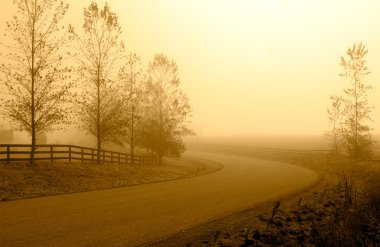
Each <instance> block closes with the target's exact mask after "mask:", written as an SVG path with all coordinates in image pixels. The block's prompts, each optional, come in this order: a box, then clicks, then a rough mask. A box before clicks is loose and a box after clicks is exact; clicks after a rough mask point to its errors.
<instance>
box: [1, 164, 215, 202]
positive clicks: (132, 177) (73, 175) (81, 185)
mask: <svg viewBox="0 0 380 247" xmlns="http://www.w3.org/2000/svg"><path fill="white" fill-rule="evenodd" d="M219 168H220V166H219V165H218V164H211V163H209V162H207V161H200V160H195V159H191V158H187V159H181V160H165V162H164V164H163V165H160V166H158V165H145V166H140V165H139V166H131V165H129V166H126V165H117V164H112V165H111V164H81V163H50V162H40V163H38V164H36V165H29V164H22V163H11V164H4V163H0V201H7V200H16V199H24V198H32V197H40V196H50V195H59V194H66V193H75V192H84V191H91V190H100V189H108V188H116V187H122V186H129V185H137V184H145V183H152V182H160V181H166V180H172V179H179V178H185V177H191V176H196V175H201V174H205V173H209V172H212V171H215V170H217V169H219Z"/></svg>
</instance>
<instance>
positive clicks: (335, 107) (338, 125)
mask: <svg viewBox="0 0 380 247" xmlns="http://www.w3.org/2000/svg"><path fill="white" fill-rule="evenodd" d="M330 100H331V101H332V102H331V108H330V109H327V114H328V118H329V125H330V130H328V131H326V133H325V135H326V137H327V138H328V139H329V140H330V141H331V143H332V146H333V148H334V151H335V153H336V154H340V153H341V148H342V146H343V142H344V140H343V129H342V128H343V126H342V117H343V114H344V111H343V103H344V101H343V98H342V97H339V96H331V97H330Z"/></svg>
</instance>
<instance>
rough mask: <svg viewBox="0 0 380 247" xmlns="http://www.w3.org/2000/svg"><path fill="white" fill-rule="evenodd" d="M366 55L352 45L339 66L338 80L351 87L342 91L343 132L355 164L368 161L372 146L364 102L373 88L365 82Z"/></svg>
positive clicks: (369, 108)
mask: <svg viewBox="0 0 380 247" xmlns="http://www.w3.org/2000/svg"><path fill="white" fill-rule="evenodd" d="M367 52H368V50H367V49H366V47H365V45H363V44H362V43H360V44H359V45H357V44H356V43H355V44H354V45H353V46H352V47H351V48H348V50H347V55H348V58H344V57H341V63H340V65H341V66H342V67H343V73H341V74H340V76H342V77H344V78H346V79H348V80H349V81H351V86H350V87H349V88H348V89H345V90H343V92H344V99H345V100H344V102H345V112H344V132H345V140H346V145H347V151H348V154H349V156H350V157H351V159H353V160H354V161H357V160H358V159H364V158H368V156H370V155H371V151H372V150H371V148H372V144H373V141H372V139H371V134H370V131H371V128H370V127H369V126H368V121H370V120H371V118H370V113H371V109H372V107H370V106H369V104H368V99H367V94H368V91H369V90H370V89H371V88H372V87H371V86H370V85H367V84H366V83H365V82H364V79H365V77H366V76H367V75H368V74H369V73H370V72H369V70H368V68H367V65H366V60H365V59H364V57H365V55H366V54H367Z"/></svg>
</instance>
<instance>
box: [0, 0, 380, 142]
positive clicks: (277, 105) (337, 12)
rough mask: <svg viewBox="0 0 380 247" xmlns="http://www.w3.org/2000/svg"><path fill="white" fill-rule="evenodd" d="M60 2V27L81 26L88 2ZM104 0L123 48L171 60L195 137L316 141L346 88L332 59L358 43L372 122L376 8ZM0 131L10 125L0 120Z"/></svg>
mask: <svg viewBox="0 0 380 247" xmlns="http://www.w3.org/2000/svg"><path fill="white" fill-rule="evenodd" d="M66 2H68V3H69V4H70V9H69V13H68V16H67V18H66V20H67V21H68V22H70V23H71V24H73V25H74V26H75V27H77V28H80V27H81V25H82V19H83V18H82V11H83V8H84V7H86V6H88V5H89V3H90V1H74V0H69V1H66ZM97 2H98V3H99V4H103V2H104V1H97ZM108 3H109V4H110V7H111V10H112V11H115V12H116V13H117V15H118V18H119V21H120V23H121V26H122V30H123V37H122V38H123V40H124V42H125V45H126V49H127V51H133V52H136V53H137V54H138V55H140V56H141V58H142V61H143V62H144V64H145V65H146V64H148V63H149V61H151V60H152V58H153V55H154V54H155V53H158V52H162V53H165V54H166V55H167V56H168V57H170V58H172V59H174V60H175V61H176V62H177V64H178V68H179V73H180V78H181V82H182V87H183V89H184V91H185V92H186V94H187V95H188V97H189V98H190V104H191V105H192V108H193V117H192V119H191V120H192V123H191V127H192V128H193V129H194V131H195V132H197V134H198V138H200V139H202V138H205V137H207V136H225V137H228V136H233V137H236V136H237V137H241V136H249V137H253V138H254V137H255V136H258V135H265V136H289V135H298V136H302V135H306V136H310V135H319V136H321V135H322V134H323V132H324V131H325V130H326V129H327V122H328V120H327V115H326V109H327V108H328V106H329V104H330V102H329V97H330V96H331V95H336V94H341V92H342V89H343V88H346V87H347V86H348V82H347V81H346V80H344V79H343V78H341V77H339V75H338V74H339V73H340V72H341V68H340V66H339V58H340V56H342V55H344V54H345V51H346V49H347V48H348V47H349V46H351V45H352V44H353V43H354V42H360V41H363V42H364V43H365V45H366V47H367V48H368V50H369V52H368V57H367V58H368V61H367V62H368V67H369V69H370V70H371V71H372V73H371V74H370V75H369V77H368V79H367V81H368V82H370V84H371V85H372V86H373V90H372V91H371V92H370V95H369V102H370V104H371V105H372V106H375V108H374V110H373V112H372V118H373V120H374V123H378V122H379V121H380V101H379V93H380V88H379V86H378V85H379V83H378V82H379V81H380V69H379V68H380V45H379V44H380V35H379V32H378V30H380V26H379V25H380V15H379V14H378V10H379V9H380V2H379V1H369V0H368V1H343V0H341V1H333V2H332V1H302V0H297V1H296V0H288V1H287V0H271V1H247V0H241V1H216V0H213V1H212V0H209V1H190V0H188V1H175V0H162V1H137V0H135V1H120V0H110V1H108ZM14 13H15V7H14V6H13V5H12V1H10V0H8V1H2V2H1V9H0V29H1V30H4V27H5V22H6V21H7V20H10V18H11V16H12V15H13V14H14ZM1 125H3V126H4V127H5V128H8V127H10V124H9V123H8V122H6V121H4V120H2V122H1ZM372 127H374V128H375V129H374V132H375V133H379V129H378V128H377V126H376V125H375V124H372ZM73 130H75V127H70V128H69V131H66V132H59V133H53V134H52V135H50V137H49V138H50V139H49V140H52V141H53V142H64V141H63V139H62V138H61V136H60V135H63V136H65V137H66V138H67V137H69V136H70V139H71V136H78V135H77V133H73ZM80 136H82V135H80ZM81 138H82V137H81ZM79 139H80V138H79ZM79 139H78V138H73V139H72V140H75V141H73V142H80V141H79ZM198 140H199V139H198Z"/></svg>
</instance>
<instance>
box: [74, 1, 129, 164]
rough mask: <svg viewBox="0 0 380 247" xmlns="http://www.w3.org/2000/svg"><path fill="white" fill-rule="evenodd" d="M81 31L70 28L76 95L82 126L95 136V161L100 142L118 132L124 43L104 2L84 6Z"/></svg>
mask: <svg viewBox="0 0 380 247" xmlns="http://www.w3.org/2000/svg"><path fill="white" fill-rule="evenodd" d="M83 15H84V24H83V34H82V35H79V34H77V33H76V32H75V31H74V28H73V27H71V30H70V32H71V33H72V34H73V38H74V40H75V41H76V42H75V43H76V51H77V52H76V54H74V56H73V57H74V59H75V60H76V62H77V64H78V66H77V72H78V74H79V77H80V88H81V93H80V95H79V97H78V100H77V102H78V105H79V112H78V113H79V114H78V116H79V118H80V120H81V122H82V125H81V127H82V128H83V129H84V130H85V131H86V132H87V133H89V134H91V135H93V136H95V137H96V139H97V148H98V157H97V158H98V162H99V161H100V150H101V146H102V143H104V142H108V141H112V140H113V139H114V138H115V136H117V135H118V131H119V129H120V128H119V127H120V124H121V122H120V121H121V114H120V113H121V112H122V101H121V97H120V96H119V88H118V85H117V73H118V69H119V64H120V60H121V59H122V54H123V49H124V45H123V43H122V42H121V41H120V34H121V28H120V25H119V22H118V18H117V16H116V14H115V13H114V12H111V10H110V7H109V6H108V4H107V3H106V4H105V5H104V7H103V9H99V7H98V5H97V3H96V2H92V3H91V4H90V6H88V7H87V8H85V9H84V12H83Z"/></svg>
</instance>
